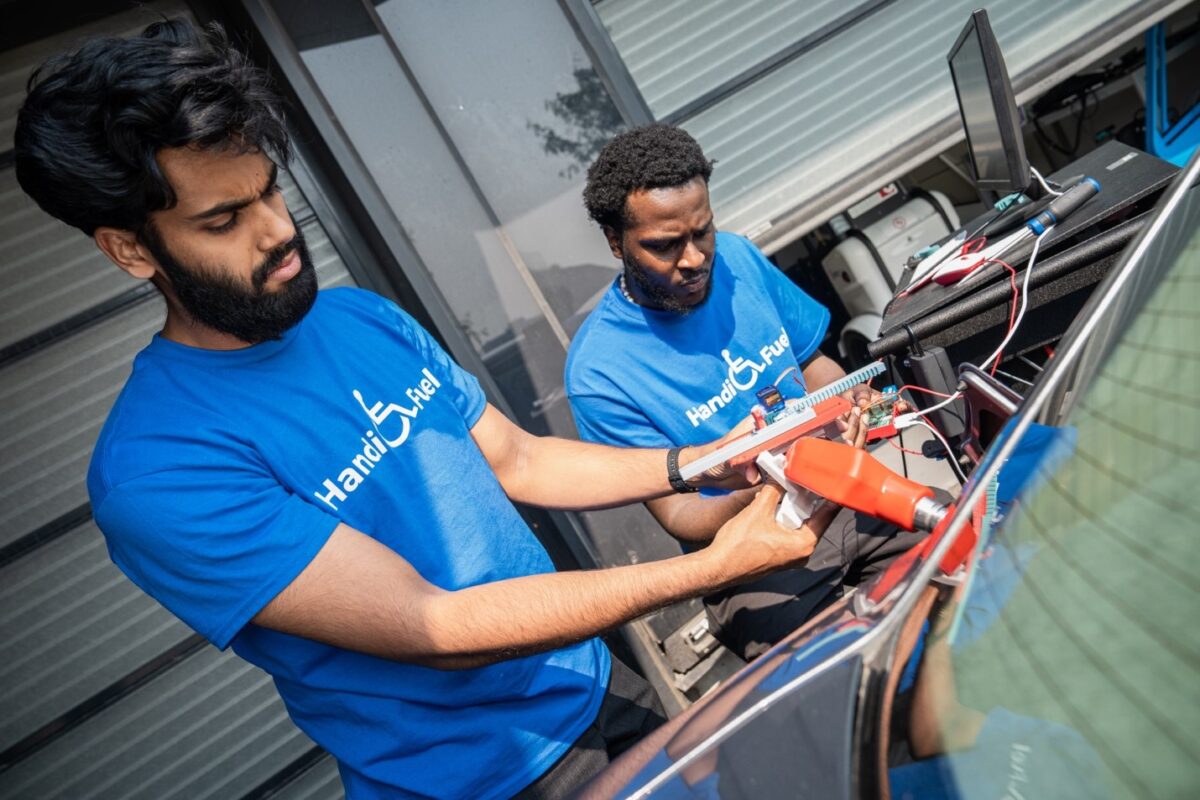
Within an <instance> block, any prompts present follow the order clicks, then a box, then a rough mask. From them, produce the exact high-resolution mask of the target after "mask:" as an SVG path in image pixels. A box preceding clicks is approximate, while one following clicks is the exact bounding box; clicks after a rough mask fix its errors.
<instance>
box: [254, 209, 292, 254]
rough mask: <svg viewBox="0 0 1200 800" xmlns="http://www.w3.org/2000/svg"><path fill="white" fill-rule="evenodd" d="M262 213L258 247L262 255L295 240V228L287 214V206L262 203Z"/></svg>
mask: <svg viewBox="0 0 1200 800" xmlns="http://www.w3.org/2000/svg"><path fill="white" fill-rule="evenodd" d="M263 208H264V213H263V218H262V222H261V225H262V227H261V233H260V234H259V242H258V247H259V249H260V250H261V251H262V252H264V253H269V252H271V251H272V250H274V249H275V248H276V247H279V246H280V245H281V244H286V243H287V242H290V241H291V240H292V239H294V238H296V226H295V225H293V224H292V217H291V215H290V214H288V210H287V206H285V205H284V204H283V203H282V202H281V203H278V204H267V203H263Z"/></svg>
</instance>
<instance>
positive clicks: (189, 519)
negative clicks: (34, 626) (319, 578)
mask: <svg viewBox="0 0 1200 800" xmlns="http://www.w3.org/2000/svg"><path fill="white" fill-rule="evenodd" d="M218 458H219V456H218ZM94 513H95V519H96V523H97V525H98V526H99V527H100V530H101V531H103V532H104V535H105V538H106V539H107V541H108V549H109V553H110V555H111V556H112V559H113V562H114V563H116V565H117V566H118V567H120V568H121V570H122V571H123V572H124V573H125V574H126V575H128V576H129V578H130V579H131V580H132V581H133V582H134V583H136V584H137V585H138V586H139V587H141V589H142V590H143V591H145V592H146V593H147V594H149V595H150V596H152V597H154V598H155V599H156V600H158V601H159V602H160V603H162V604H163V605H164V606H166V607H167V609H169V610H170V611H171V612H172V613H174V614H175V615H176V616H178V617H179V618H180V619H182V620H183V621H184V622H185V623H187V624H188V625H189V626H190V627H191V628H193V629H194V630H195V631H197V632H198V633H200V634H201V635H203V636H204V637H205V638H206V639H208V640H209V641H211V642H212V643H213V644H215V645H216V646H217V647H220V648H222V649H223V648H225V647H227V646H228V645H229V643H230V642H231V641H232V640H233V638H234V637H235V636H236V635H237V633H238V631H240V630H241V629H242V628H243V627H244V626H245V625H246V623H248V622H249V621H250V620H251V619H252V618H253V617H254V615H255V614H257V613H258V612H259V611H260V610H262V608H263V607H264V606H265V605H266V604H267V603H269V602H270V601H271V600H272V599H274V598H275V596H276V595H278V594H279V592H280V591H282V590H283V589H284V588H285V587H287V586H288V584H290V583H291V582H292V581H293V580H294V579H295V578H296V576H297V575H299V574H300V573H301V572H302V571H303V570H304V568H305V567H306V566H308V564H309V562H311V561H312V559H313V557H314V556H316V554H317V552H318V551H319V550H320V549H321V547H323V546H324V544H325V542H326V541H327V540H328V539H329V536H330V535H331V534H332V533H333V530H334V528H336V527H337V524H338V520H337V519H336V518H334V517H332V516H330V515H328V514H326V513H324V512H323V511H321V509H319V508H317V507H316V506H314V505H312V504H310V503H308V502H306V501H305V500H303V499H302V498H299V497H297V496H296V495H294V494H292V493H290V492H289V491H287V490H286V489H285V488H284V487H282V486H281V485H279V483H278V482H276V481H275V480H274V479H273V478H272V477H271V476H270V475H268V474H266V473H260V472H256V471H255V470H253V469H251V468H249V467H248V466H246V465H243V466H241V468H240V469H229V468H228V465H219V464H213V463H208V464H205V466H204V467H202V468H197V469H188V470H167V471H160V472H155V473H151V474H148V475H145V476H143V477H138V478H134V479H131V480H128V481H126V482H123V483H121V484H118V485H117V486H114V487H113V488H112V489H111V490H110V491H109V492H108V493H107V494H106V495H105V497H104V499H103V501H102V502H101V503H100V505H99V506H97V507H96V508H95V511H94Z"/></svg>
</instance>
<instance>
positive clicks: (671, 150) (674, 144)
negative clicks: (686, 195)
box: [583, 123, 714, 232]
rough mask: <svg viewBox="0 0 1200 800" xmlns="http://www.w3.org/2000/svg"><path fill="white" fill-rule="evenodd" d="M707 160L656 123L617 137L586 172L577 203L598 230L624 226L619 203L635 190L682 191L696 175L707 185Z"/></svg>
mask: <svg viewBox="0 0 1200 800" xmlns="http://www.w3.org/2000/svg"><path fill="white" fill-rule="evenodd" d="M713 163H714V162H712V161H709V160H708V159H707V158H705V157H704V151H703V150H701V149H700V145H699V144H698V143H697V142H696V140H695V139H693V138H692V137H691V135H690V134H688V132H687V131H685V130H684V129H683V128H677V127H675V126H674V125H664V124H661V123H656V124H654V125H644V126H642V127H640V128H633V129H632V130H628V131H625V132H624V133H622V134H619V135H617V136H616V137H614V138H613V140H612V141H610V142H609V143H608V144H606V145H604V149H603V150H601V151H600V155H598V156H596V160H595V161H594V162H592V165H591V166H590V167H588V173H587V185H586V186H584V189H583V204H584V206H586V207H587V210H588V215H589V216H591V218H592V219H594V220H595V221H596V222H597V223H599V224H600V225H601V226H602V227H604V226H608V227H611V228H613V230H616V231H617V232H620V231H622V230H623V229H624V227H625V222H626V219H625V199H626V198H627V197H629V194H630V193H631V192H635V191H638V190H639V189H662V188H665V187H670V186H682V185H683V184H685V183H687V182H688V181H690V180H692V179H693V178H695V177H697V176H699V177H702V178H704V182H705V183H708V179H709V176H711V175H712V168H713Z"/></svg>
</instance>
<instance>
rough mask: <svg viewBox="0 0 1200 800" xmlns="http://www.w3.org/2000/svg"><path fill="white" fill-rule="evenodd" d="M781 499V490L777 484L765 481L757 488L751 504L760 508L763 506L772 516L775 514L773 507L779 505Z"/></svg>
mask: <svg viewBox="0 0 1200 800" xmlns="http://www.w3.org/2000/svg"><path fill="white" fill-rule="evenodd" d="M782 499H783V490H782V489H781V488H779V485H778V484H776V483H772V482H771V481H767V482H766V483H764V484H763V485H762V488H761V489H759V490H758V494H756V495H755V496H754V500H753V501H752V502H751V505H752V506H756V507H758V508H759V509H760V510H761V509H763V508H765V509H767V510H769V511H770V512H771V516H772V518H773V517H774V516H775V507H776V506H778V505H779V501H780V500H782Z"/></svg>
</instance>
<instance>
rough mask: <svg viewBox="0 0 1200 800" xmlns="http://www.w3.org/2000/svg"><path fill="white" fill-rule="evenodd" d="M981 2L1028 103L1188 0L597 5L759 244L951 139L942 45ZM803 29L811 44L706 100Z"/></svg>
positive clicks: (955, 133) (954, 121)
mask: <svg viewBox="0 0 1200 800" xmlns="http://www.w3.org/2000/svg"><path fill="white" fill-rule="evenodd" d="M983 5H986V6H987V9H988V14H989V16H990V18H991V21H992V26H993V29H994V30H995V32H996V37H997V39H998V40H999V42H1000V46H1001V49H1002V50H1003V52H1004V57H1005V60H1006V62H1007V65H1008V69H1009V73H1010V75H1011V77H1012V81H1013V86H1014V89H1015V91H1016V92H1017V100H1018V102H1025V101H1027V100H1030V99H1032V98H1033V97H1036V96H1037V94H1038V93H1040V92H1041V91H1044V90H1045V89H1046V88H1048V86H1049V85H1050V84H1051V83H1052V82H1054V81H1057V80H1059V79H1061V78H1062V77H1065V75H1067V74H1070V73H1071V72H1073V71H1075V70H1077V69H1078V68H1080V67H1081V66H1083V65H1085V64H1087V63H1090V62H1091V61H1094V60H1097V59H1100V58H1102V57H1103V56H1104V55H1105V54H1106V53H1109V52H1111V51H1112V50H1113V49H1115V48H1116V47H1118V46H1119V45H1121V44H1122V43H1124V42H1126V41H1128V40H1129V39H1130V38H1132V37H1134V36H1136V35H1138V34H1139V33H1140V32H1141V31H1143V30H1145V28H1147V27H1148V26H1149V25H1150V24H1152V23H1153V22H1154V21H1157V20H1158V19H1161V18H1162V17H1164V16H1166V15H1167V14H1168V13H1170V12H1172V11H1174V10H1176V9H1178V8H1181V7H1183V6H1185V5H1187V1H1186V0H1072V2H1045V0H996V1H995V2H991V3H986V4H985V3H981V2H980V0H891V1H890V2H868V1H867V0H859V2H849V3H839V2H835V1H834V0H820V1H819V2H811V3H809V2H801V1H800V0H757V1H756V2H745V3H743V2H738V0H706V1H705V2H685V1H684V0H675V1H674V2H670V3H664V2H660V0H599V1H598V2H596V3H595V7H596V11H597V13H598V14H599V16H600V18H601V20H602V21H603V22H604V24H605V27H606V28H607V29H608V30H609V32H610V34H611V36H612V39H613V42H614V44H615V45H616V47H617V49H618V51H619V52H620V53H621V55H622V58H623V60H624V61H625V65H626V67H627V68H628V69H629V71H630V73H631V74H632V75H633V77H634V80H635V82H636V83H637V84H638V86H639V88H640V89H641V91H642V94H643V96H644V98H645V99H646V102H647V103H648V105H649V106H650V107H651V109H652V110H653V111H654V113H655V116H656V118H658V119H670V118H671V117H672V114H673V113H674V112H676V110H678V109H685V108H687V107H688V106H689V104H690V105H691V107H692V108H691V110H690V111H689V112H688V113H687V114H686V117H685V118H684V119H682V120H681V121H680V124H682V125H683V127H685V128H686V129H687V130H688V131H689V132H691V133H692V135H694V136H695V137H696V138H697V139H698V140H699V141H700V143H701V144H702V145H703V146H704V148H705V153H706V154H707V155H708V156H709V157H710V158H715V159H717V161H718V162H719V165H718V167H717V169H716V171H715V172H714V173H713V179H712V184H711V187H710V188H711V192H712V199H713V205H714V209H715V211H716V213H717V218H718V222H719V224H720V225H721V226H722V227H724V228H726V229H729V230H735V231H739V232H742V233H745V234H747V235H750V236H751V237H752V238H754V239H756V241H758V242H759V243H760V244H761V245H763V246H764V248H765V249H767V250H768V251H773V250H775V249H778V248H779V247H782V246H783V245H784V244H786V243H787V242H789V241H791V240H792V239H794V238H796V237H797V236H800V235H802V234H803V233H805V232H807V231H808V230H810V229H811V228H813V227H815V226H816V225H817V224H820V223H821V222H823V221H824V220H825V219H828V218H829V217H830V216H832V215H833V214H834V213H836V212H838V211H840V210H842V209H843V208H845V207H847V206H848V205H850V204H851V203H852V202H854V201H855V200H857V199H859V198H860V197H861V196H862V195H863V194H865V193H867V192H870V191H872V190H873V189H875V188H877V187H878V186H879V185H881V184H883V183H886V182H887V181H889V180H892V179H893V178H895V177H897V176H899V175H901V174H903V173H904V172H905V171H907V170H909V169H911V168H912V167H914V166H915V165H916V164H918V163H920V162H921V161H924V160H928V159H929V158H932V157H933V156H935V155H936V154H937V153H938V152H941V151H942V150H945V149H946V148H948V147H950V146H951V145H953V144H955V143H956V142H958V141H961V139H962V132H961V125H960V124H959V121H958V110H957V104H956V102H955V99H954V93H953V86H952V84H951V81H950V73H949V70H948V68H947V67H946V54H947V52H948V51H949V49H950V47H951V45H952V44H953V43H954V40H955V38H956V37H957V35H958V33H959V31H960V30H962V26H963V25H964V24H965V22H966V20H967V17H968V15H969V14H970V12H971V11H972V10H974V9H975V8H978V7H980V6H983ZM864 11H867V12H869V13H863V12H864ZM856 15H857V16H856ZM839 19H842V20H844V21H846V22H847V24H846V25H845V26H844V27H841V28H840V29H839V28H838V25H837V23H838V20H839ZM822 31H824V32H825V33H826V34H828V35H827V36H825V38H823V39H822V38H821V35H820V34H821V33H822ZM831 31H834V32H832V33H831ZM805 37H809V38H810V39H815V40H817V43H815V44H814V46H812V47H808V48H805V49H802V50H801V51H799V52H798V53H793V54H791V55H789V56H788V57H787V58H784V59H782V60H779V61H778V62H777V63H775V64H774V65H773V66H774V68H773V69H772V70H771V71H769V72H767V73H766V74H764V75H761V76H758V77H757V78H755V79H754V80H753V81H750V82H748V83H746V84H745V85H743V86H741V87H739V88H738V89H737V90H736V91H734V92H732V93H730V94H726V95H725V96H716V95H720V94H721V93H720V92H717V91H716V90H717V89H718V88H719V87H720V86H721V85H722V83H724V82H727V81H729V80H731V79H733V78H735V77H736V76H737V75H738V74H739V73H741V72H743V71H745V70H747V69H749V68H751V67H753V66H754V64H755V63H758V62H767V61H770V60H771V59H772V58H773V57H775V56H777V55H779V54H780V53H781V51H782V50H784V49H786V48H787V46H788V44H789V43H794V42H797V41H800V40H802V39H804V38H805ZM705 93H708V94H709V95H710V96H712V99H713V102H712V103H711V104H708V103H706V102H705V101H704V97H703V96H704V95H705Z"/></svg>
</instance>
